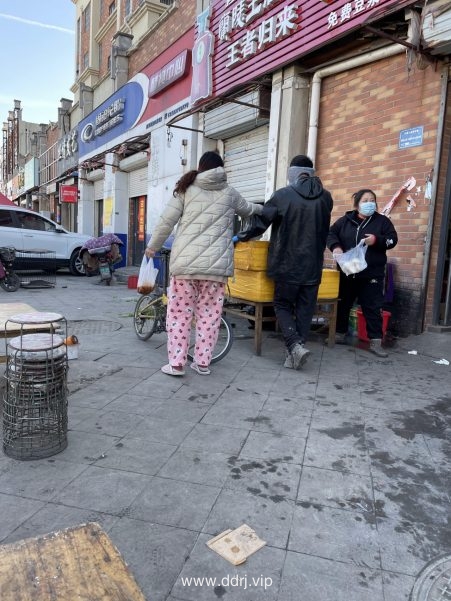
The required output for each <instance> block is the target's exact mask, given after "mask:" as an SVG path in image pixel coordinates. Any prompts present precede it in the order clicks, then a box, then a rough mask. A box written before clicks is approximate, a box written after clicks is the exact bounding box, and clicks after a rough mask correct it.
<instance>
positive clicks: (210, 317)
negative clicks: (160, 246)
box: [166, 276, 225, 367]
mask: <svg viewBox="0 0 451 601" xmlns="http://www.w3.org/2000/svg"><path fill="white" fill-rule="evenodd" d="M224 287H225V285H224V284H223V283H221V282H212V281H210V280H184V279H180V278H177V277H175V276H173V277H171V282H170V286H169V291H168V310H167V318H166V330H167V333H168V358H169V363H170V364H171V365H172V366H173V367H183V366H184V365H185V363H186V361H187V355H188V346H189V340H190V332H191V325H192V324H193V319H195V327H196V340H195V349H194V361H195V362H196V363H197V364H198V365H200V366H202V367H208V365H210V361H211V355H212V352H213V349H214V347H215V344H216V342H217V340H218V334H219V327H220V324H221V315H222V305H223V303H224Z"/></svg>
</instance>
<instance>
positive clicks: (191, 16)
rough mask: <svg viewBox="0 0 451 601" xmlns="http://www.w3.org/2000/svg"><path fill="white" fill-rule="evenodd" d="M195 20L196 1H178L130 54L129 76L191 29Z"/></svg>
mask: <svg viewBox="0 0 451 601" xmlns="http://www.w3.org/2000/svg"><path fill="white" fill-rule="evenodd" d="M195 20H196V3H195V2H194V1H193V0H184V2H179V3H178V7H176V8H175V9H174V10H173V11H172V12H171V13H170V15H169V16H168V17H167V18H166V19H165V20H164V21H163V22H162V24H161V25H160V26H159V27H158V29H156V30H155V31H154V32H153V33H152V34H151V35H150V36H149V37H148V38H147V39H146V40H144V41H143V43H142V44H141V45H140V47H139V48H138V49H137V50H136V51H135V52H134V53H133V54H132V55H131V56H130V63H129V78H132V77H133V76H134V75H136V73H138V72H139V71H141V69H142V68H143V67H145V66H146V65H148V64H149V63H150V62H151V61H153V60H154V59H155V58H157V56H158V55H160V54H161V53H162V51H163V50H166V49H167V48H169V47H170V46H171V44H173V43H174V42H175V41H176V40H178V39H179V38H180V37H181V36H182V35H183V34H184V33H186V32H187V31H188V30H189V29H191V28H192V27H193V25H194V23H195Z"/></svg>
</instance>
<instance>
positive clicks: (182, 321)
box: [145, 151, 263, 376]
mask: <svg viewBox="0 0 451 601" xmlns="http://www.w3.org/2000/svg"><path fill="white" fill-rule="evenodd" d="M262 206H263V205H260V204H253V203H249V202H246V201H245V200H244V198H243V197H242V196H241V195H240V194H239V192H237V190H235V189H234V188H232V187H230V186H229V185H228V184H227V176H226V173H225V171H224V163H223V161H222V159H221V157H220V156H219V154H218V153H217V152H212V151H209V152H206V153H204V154H203V155H202V157H201V158H200V160H199V167H198V169H197V170H193V171H189V172H188V173H186V174H185V175H184V176H183V177H181V179H180V180H179V181H178V182H177V184H176V186H175V189H174V193H173V198H171V200H170V201H169V203H168V205H167V206H166V208H165V210H164V211H163V214H162V215H161V218H160V221H159V223H158V225H157V226H156V227H155V230H154V231H153V233H152V237H151V239H150V240H149V242H148V244H147V248H146V251H145V254H146V256H147V257H154V256H155V253H156V252H157V251H158V250H160V248H161V247H162V245H163V243H164V241H165V240H166V239H167V237H168V236H169V235H170V233H171V232H172V230H173V228H174V226H175V225H177V229H176V231H175V238H174V242H173V245H172V250H171V259H170V263H169V272H170V286H169V294H168V312H167V320H166V329H167V333H168V358H169V363H168V364H167V365H163V367H162V368H161V371H162V372H163V373H165V374H168V375H171V376H183V375H184V373H185V365H186V361H187V355H188V344H189V338H190V330H191V323H192V320H193V317H195V319H196V345H195V349H194V362H193V363H192V364H191V367H192V369H194V370H195V371H196V372H197V373H199V374H201V375H208V374H209V373H210V369H209V365H210V361H211V356H212V352H213V349H214V346H215V344H216V341H217V339H218V334H219V326H220V320H221V314H222V306H223V302H224V288H225V284H226V282H227V278H228V277H229V276H231V275H232V274H233V242H232V237H233V224H234V217H235V214H238V215H240V216H241V217H249V216H250V215H252V214H254V213H256V214H261V211H262Z"/></svg>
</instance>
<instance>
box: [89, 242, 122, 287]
mask: <svg viewBox="0 0 451 601" xmlns="http://www.w3.org/2000/svg"><path fill="white" fill-rule="evenodd" d="M122 245H123V242H122V240H121V239H120V238H118V237H117V236H116V235H115V234H105V235H104V236H100V237H99V238H91V239H90V240H88V241H87V242H86V244H85V245H84V246H83V248H82V249H81V250H80V253H79V254H80V257H81V259H82V261H83V265H84V267H85V273H86V275H87V276H88V277H90V276H93V275H97V274H100V281H101V282H103V283H105V284H106V285H107V286H110V285H111V283H112V282H113V272H114V265H115V263H118V262H120V261H121V260H122V256H121V253H120V252H119V247H120V246H122Z"/></svg>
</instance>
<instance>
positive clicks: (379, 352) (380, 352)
mask: <svg viewBox="0 0 451 601" xmlns="http://www.w3.org/2000/svg"><path fill="white" fill-rule="evenodd" d="M370 352H371V353H374V354H375V355H376V356H377V357H383V358H384V359H385V358H386V357H388V353H386V352H385V351H384V349H383V348H382V340H381V339H380V338H373V339H372V340H370Z"/></svg>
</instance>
